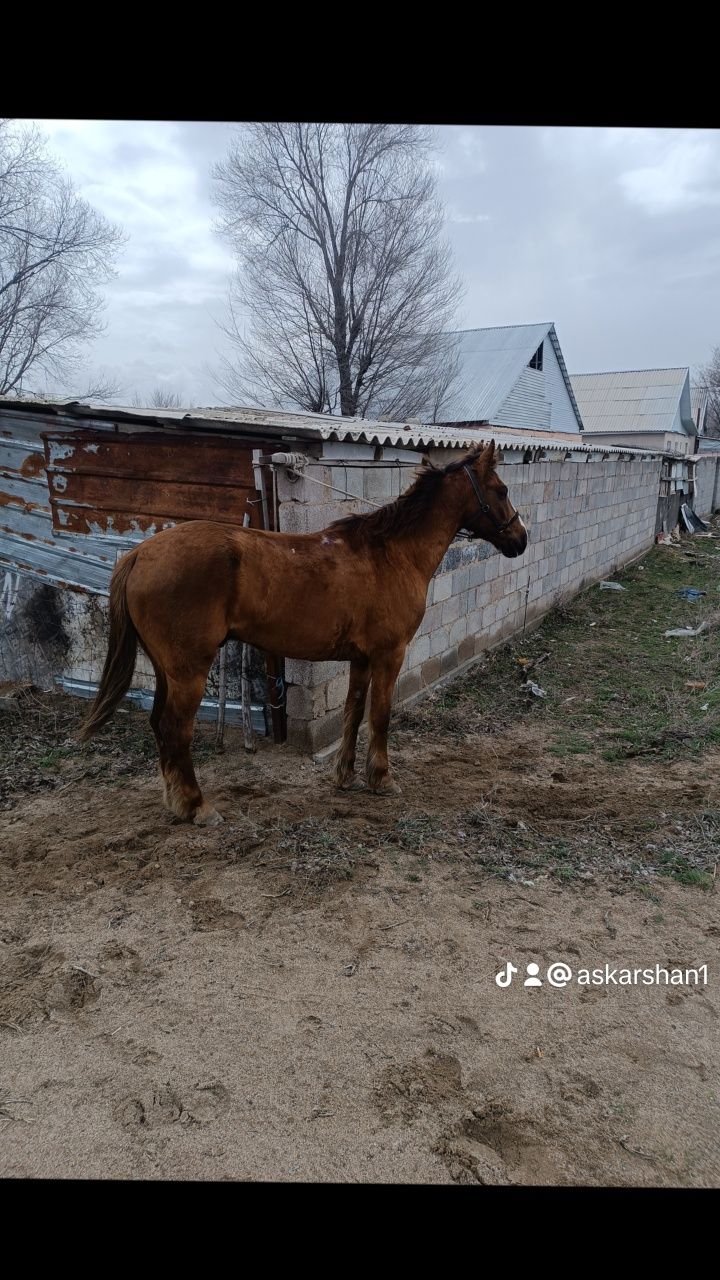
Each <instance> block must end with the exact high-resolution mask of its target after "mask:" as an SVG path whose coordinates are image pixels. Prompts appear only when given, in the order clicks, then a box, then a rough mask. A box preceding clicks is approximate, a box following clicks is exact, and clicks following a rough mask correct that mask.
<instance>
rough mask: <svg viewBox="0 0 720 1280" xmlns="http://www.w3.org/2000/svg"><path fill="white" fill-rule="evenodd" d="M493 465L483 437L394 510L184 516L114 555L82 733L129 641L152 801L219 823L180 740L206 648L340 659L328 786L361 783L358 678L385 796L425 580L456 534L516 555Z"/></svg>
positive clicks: (514, 522)
mask: <svg viewBox="0 0 720 1280" xmlns="http://www.w3.org/2000/svg"><path fill="white" fill-rule="evenodd" d="M495 464H496V454H495V444H494V442H493V443H491V444H489V445H488V446H487V448H485V449H482V448H480V447H478V448H476V449H473V450H471V451H470V452H469V453H467V454H465V455H463V457H462V458H461V459H460V461H458V462H452V463H450V465H449V466H447V467H444V468H442V469H441V468H437V467H434V466H432V465H431V464H429V463H427V462H426V463H425V464H424V465H423V467H422V469H421V471H420V473H419V475H418V477H417V478H416V480H415V482H414V483H413V485H412V486H411V487H410V488H409V489H408V490H407V491H406V492H405V493H404V494H402V495H401V497H399V498H398V499H397V500H396V501H395V502H391V503H389V504H388V505H387V506H384V507H380V508H379V509H378V510H376V511H373V512H371V513H370V514H369V515H361V516H350V517H348V518H347V519H345V520H337V521H335V523H334V524H331V525H329V526H328V528H327V529H323V530H321V532H320V533H310V534H303V535H295V534H289V533H269V532H265V531H261V530H256V529H237V528H232V527H230V526H228V525H223V524H215V523H211V522H210V521H204V520H198V521H192V522H188V523H186V524H180V525H177V526H176V527H175V528H172V529H166V530H164V531H163V532H162V533H157V534H155V536H154V537H152V538H149V539H148V540H147V542H143V543H142V545H141V546H139V547H137V548H136V549H135V550H134V551H129V552H128V553H127V555H125V556H123V557H122V559H121V560H119V561H118V563H117V565H116V567H115V570H114V572H113V575H112V580H111V583H110V640H109V645H108V653H107V657H106V660H105V669H104V671H103V675H102V680H101V682H100V689H99V691H98V694H97V697H96V699H95V702H94V705H93V707H92V710H91V712H90V714H89V716H88V719H87V721H86V722H85V724H84V726H83V729H82V737H83V738H87V737H89V736H90V735H91V734H92V733H94V732H95V731H96V730H97V729H99V728H100V727H101V726H102V725H104V724H105V723H106V721H107V720H109V719H110V716H111V715H112V713H113V711H114V710H115V707H116V706H117V704H118V703H119V702H120V699H121V698H122V697H123V695H124V694H125V693H126V692H127V690H128V688H129V687H130V682H131V680H132V676H133V669H134V664H135V657H136V653H137V644H138V641H139V642H140V644H141V645H142V647H143V649H144V650H145V652H146V653H147V655H148V657H149V658H150V661H151V662H152V664H153V667H154V668H155V677H156V688H155V701H154V704H153V709H152V713H151V716H150V723H151V724H152V727H153V730H154V733H155V737H156V739H157V744H158V751H159V754H160V768H161V770H162V775H163V779H164V786H165V803H166V805H167V807H168V808H169V809H170V810H171V811H172V812H173V813H174V814H176V815H177V816H178V817H179V818H183V819H185V820H192V821H194V822H196V823H199V824H201V825H210V824H214V823H216V822H220V821H222V819H221V817H220V815H219V814H218V813H217V811H216V810H215V809H213V808H212V806H211V805H209V804H208V803H207V802H206V801H204V800H203V796H202V793H201V791H200V788H199V786H198V783H197V779H196V777H195V772H194V769H193V765H192V759H191V756H190V743H191V739H192V735H193V727H194V722H195V716H196V713H197V710H198V707H199V705H200V700H201V698H202V696H203V691H204V689H205V682H206V680H207V676H208V671H209V669H210V666H211V663H212V661H213V658H214V656H215V653H216V651H217V649H218V646H219V645H221V644H223V642H224V641H225V640H227V639H228V638H229V637H233V638H235V639H237V640H242V641H245V642H246V643H248V644H252V645H256V646H257V647H258V648H260V649H265V650H266V651H267V652H268V653H277V654H283V655H285V656H286V657H289V658H303V659H308V660H310V661H313V662H324V661H327V660H329V659H340V660H346V661H349V662H350V687H349V690H348V695H347V701H346V703H345V718H344V734H343V740H342V747H341V749H340V755H339V759H338V764H337V770H336V780H337V784H338V786H339V787H341V788H343V789H349V788H352V787H360V786H362V785H363V783H362V782H360V780H359V779H357V778H356V775H355V744H356V741H357V734H358V729H359V727H360V724H361V722H362V719H363V716H364V713H365V702H366V698H367V693H368V688H369V686H370V683H371V682H372V694H371V700H370V743H369V749H368V755H367V785H368V786H369V788H370V790H371V791H374V792H376V793H378V794H387V793H393V792H397V791H399V787H398V786H397V783H396V782H395V781H394V780H393V778H392V776H391V774H390V772H389V769H388V757H387V734H388V726H389V722H390V703H391V699H392V693H393V689H394V687H395V681H396V680H397V676H398V672H399V671H400V667H401V665H402V661H403V657H404V654H405V650H406V648H407V646H408V643H409V641H410V640H411V639H412V637H413V635H414V634H415V632H416V631H417V628H418V627H419V625H420V623H421V621H422V618H423V614H424V612H425V603H426V596H427V589H428V584H429V582H430V579H431V578H432V575H433V574H434V572H435V570H436V569H437V567H438V565H439V564H440V561H441V560H442V558H443V556H444V555H445V552H446V551H447V549H448V547H449V545H450V543H451V542H452V540H453V538H454V537H455V535H456V534H457V533H458V532H459V530H460V529H463V528H464V529H467V530H468V531H469V532H470V533H471V534H472V535H473V536H474V537H478V538H485V539H486V540H487V541H488V542H491V543H492V544H493V545H494V546H495V547H497V548H498V550H499V551H501V552H502V553H503V555H505V556H519V555H522V553H523V551H524V550H525V547H526V545H527V531H526V529H525V526H524V524H523V522H522V520H521V519H520V516H519V514H518V512H517V511H515V510H514V509H513V507H512V506H511V505H510V502H509V501H508V495H507V489H506V488H505V485H504V484H503V483H502V481H501V480H500V478H499V476H498V475H497V472H496V469H495Z"/></svg>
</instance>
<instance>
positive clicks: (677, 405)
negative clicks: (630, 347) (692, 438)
mask: <svg viewBox="0 0 720 1280" xmlns="http://www.w3.org/2000/svg"><path fill="white" fill-rule="evenodd" d="M689 379H690V371H689V369H687V368H684V369H625V370H618V371H613V372H609V373H574V374H572V376H571V382H572V385H573V387H574V389H575V395H576V396H577V401H578V404H579V405H580V412H581V413H582V417H583V423H584V425H585V430H586V431H588V432H603V431H607V432H613V433H617V432H619V431H620V432H628V433H636V432H641V431H652V432H658V431H675V432H676V433H678V434H680V435H682V434H688V435H692V434H693V433H694V423H693V418H692V410H691V405H690V381H689Z"/></svg>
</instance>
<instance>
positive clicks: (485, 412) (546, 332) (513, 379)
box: [442, 321, 583, 429]
mask: <svg viewBox="0 0 720 1280" xmlns="http://www.w3.org/2000/svg"><path fill="white" fill-rule="evenodd" d="M451 337H453V338H455V340H456V343H457V346H456V347H455V350H457V351H458V352H459V356H460V376H459V379H458V384H457V389H456V390H454V391H453V392H452V393H451V395H450V396H449V397H448V401H447V405H446V406H445V407H443V410H442V420H443V421H444V422H492V421H493V419H494V418H495V417H496V416H497V414H498V413H499V411H500V409H501V407H502V405H503V404H504V403H505V401H506V400H507V398H508V396H509V395H510V393H511V391H512V390H513V388H514V387H515V385H516V383H517V381H518V379H519V377H520V375H521V374H522V372H523V370H524V369H525V368H526V367H527V365H528V362H529V361H530V360H531V359H532V357H533V356H534V354H535V352H536V351H537V349H538V347H539V346H540V343H541V342H544V341H545V339H546V338H547V337H549V338H550V341H551V342H552V346H553V349H554V351H555V355H556V356H557V360H558V364H559V365H560V369H561V371H562V375H563V378H564V381H565V385H566V387H567V391H568V395H569V397H570V400H571V403H572V406H573V409H574V410H575V415H576V417H577V421H578V426H579V427H580V429H582V425H583V424H582V421H581V417H580V411H579V409H578V406H577V402H576V399H575V395H574V393H573V388H572V384H571V381H570V377H569V375H568V371H567V369H566V367H565V360H564V357H563V354H562V351H561V349H560V343H559V342H558V337H557V333H556V332H555V325H554V324H553V323H552V322H550V321H545V322H544V323H542V324H515V325H504V326H500V327H496V328H490V329H461V330H458V331H457V332H455V333H454V334H452V335H451Z"/></svg>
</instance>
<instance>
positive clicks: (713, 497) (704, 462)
mask: <svg viewBox="0 0 720 1280" xmlns="http://www.w3.org/2000/svg"><path fill="white" fill-rule="evenodd" d="M719 468H720V460H719V459H718V458H717V456H712V455H709V456H708V455H706V456H703V455H702V454H700V455H699V456H698V459H697V462H696V464H695V492H694V494H693V507H694V509H695V511H696V512H697V514H698V515H699V516H710V515H712V514H713V512H714V509H715V506H716V505H717V504H718V502H719V501H720V484H718V469H719Z"/></svg>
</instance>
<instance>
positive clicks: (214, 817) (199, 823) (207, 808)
mask: <svg viewBox="0 0 720 1280" xmlns="http://www.w3.org/2000/svg"><path fill="white" fill-rule="evenodd" d="M224 821H225V819H224V818H223V816H222V814H219V813H218V811H217V809H213V808H212V806H211V805H209V804H207V805H205V804H204V805H201V807H200V808H199V809H198V811H197V813H196V814H195V816H194V817H193V822H194V824H195V826H196V827H218V826H219V825H220V823H221V822H224Z"/></svg>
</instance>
